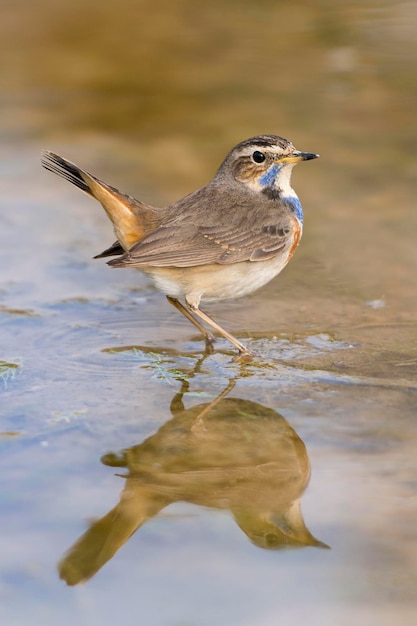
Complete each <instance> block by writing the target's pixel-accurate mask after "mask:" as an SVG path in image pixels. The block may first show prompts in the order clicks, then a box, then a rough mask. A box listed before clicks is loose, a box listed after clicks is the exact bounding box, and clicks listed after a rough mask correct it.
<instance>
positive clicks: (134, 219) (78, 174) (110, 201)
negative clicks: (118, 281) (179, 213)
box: [42, 150, 160, 258]
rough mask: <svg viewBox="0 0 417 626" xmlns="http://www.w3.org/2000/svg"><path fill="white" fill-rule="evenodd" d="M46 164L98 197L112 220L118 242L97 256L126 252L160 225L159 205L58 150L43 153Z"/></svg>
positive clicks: (43, 160) (51, 170)
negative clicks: (91, 171) (98, 175)
mask: <svg viewBox="0 0 417 626" xmlns="http://www.w3.org/2000/svg"><path fill="white" fill-rule="evenodd" d="M42 165H43V167H44V168H45V169H47V170H49V171H50V172H53V173H54V174H58V176H61V178H65V180H68V181H69V182H70V183H72V184H73V185H75V186H76V187H78V188H79V189H82V191H84V192H85V193H86V194H88V195H89V196H92V197H93V198H95V199H96V200H98V201H99V202H100V204H101V205H102V206H103V208H104V210H105V211H106V213H107V215H108V217H109V218H110V220H111V221H112V223H113V227H114V232H115V235H116V237H117V243H116V244H113V245H112V246H111V247H110V248H109V249H108V250H105V251H104V252H103V253H102V254H100V255H98V256H97V258H100V257H102V256H112V255H120V254H123V252H125V251H126V250H129V248H131V247H132V246H134V245H135V244H136V243H138V241H140V240H141V239H142V238H143V237H144V235H145V234H146V233H148V232H150V231H151V230H153V229H154V228H156V227H158V226H159V224H160V211H159V210H158V209H156V208H154V207H151V206H149V205H147V204H144V203H143V202H140V201H139V200H135V198H132V197H131V196H129V195H127V194H125V193H122V192H121V191H119V190H118V189H116V188H115V187H112V186H111V185H108V184H107V183H105V182H103V181H101V180H100V179H99V178H96V177H95V176H93V175H92V174H89V173H88V172H86V171H85V170H82V169H81V168H80V167H78V166H77V165H75V164H74V163H71V161H67V160H66V159H64V158H63V157H61V156H59V155H58V154H55V153H54V152H50V151H49V150H45V151H44V152H43V153H42Z"/></svg>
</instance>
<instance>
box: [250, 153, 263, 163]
mask: <svg viewBox="0 0 417 626" xmlns="http://www.w3.org/2000/svg"><path fill="white" fill-rule="evenodd" d="M265 158H266V157H265V155H264V153H263V152H259V150H255V152H254V153H253V154H252V159H253V160H254V161H255V163H263V162H264V161H265Z"/></svg>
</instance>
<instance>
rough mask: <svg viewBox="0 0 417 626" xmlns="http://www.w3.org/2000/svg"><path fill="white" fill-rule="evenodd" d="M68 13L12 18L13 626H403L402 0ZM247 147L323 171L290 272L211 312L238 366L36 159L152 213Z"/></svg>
mask: <svg viewBox="0 0 417 626" xmlns="http://www.w3.org/2000/svg"><path fill="white" fill-rule="evenodd" d="M56 6H57V5H55V4H53V3H51V2H49V0H43V1H42V2H40V3H37V4H36V7H35V5H34V6H33V7H32V6H26V7H23V5H22V6H21V7H20V6H19V5H10V6H8V7H4V13H3V19H2V21H1V25H0V33H1V38H0V41H1V44H0V46H1V48H2V55H1V57H2V59H3V62H4V60H5V59H7V63H5V67H4V68H2V72H1V78H0V81H1V86H2V108H3V115H2V116H1V119H0V135H1V137H2V142H1V145H0V164H1V165H0V176H1V189H2V193H1V198H0V242H1V246H0V249H1V253H2V263H1V264H0V394H1V397H0V411H1V421H0V431H1V439H0V441H1V448H2V455H1V460H0V471H1V493H2V498H1V504H2V506H1V511H2V513H1V514H2V528H3V532H2V535H1V539H0V552H1V554H2V558H1V560H0V619H1V623H2V624H8V625H9V624H10V625H13V626H14V625H21V624H22V625H23V624H24V625H26V624H28V623H30V624H42V625H49V624H51V625H52V624H54V625H55V624H60V625H61V624H62V625H63V626H65V625H66V624H72V623H78V624H82V625H84V624H86V625H89V626H90V625H93V626H94V625H95V624H100V625H101V624H104V625H107V624H111V623H113V622H114V621H115V620H120V619H126V618H129V619H131V620H132V619H133V620H134V621H135V622H137V623H143V624H149V625H150V626H183V625H184V626H185V625H187V626H188V625H199V626H200V625H201V626H206V625H212V624H221V625H223V624H224V625H226V624H227V626H233V625H235V624H236V625H239V626H242V625H243V626H245V625H248V626H274V625H275V624H277V623H281V621H284V620H291V621H294V620H295V621H297V622H298V621H300V622H301V621H305V622H306V623H310V624H314V625H317V626H323V625H324V626H327V625H329V626H330V625H332V624H335V623H338V624H341V625H342V626H344V625H346V626H347V625H350V624H352V623H356V622H358V623H361V624H366V625H370V626H374V625H375V626H376V625H377V624H378V626H380V625H382V626H384V625H385V624H391V623H392V622H393V620H401V623H402V624H405V625H406V626H408V624H410V625H411V624H415V622H416V620H417V596H416V587H417V578H416V571H417V567H416V566H417V548H416V545H417V543H416V524H415V519H416V461H415V443H416V437H415V423H416V406H417V381H416V372H417V333H416V330H417V329H416V313H415V312H416V310H417V271H416V268H417V247H416V245H415V233H416V228H417V213H416V210H415V176H416V172H417V157H416V152H415V145H416V131H415V102H416V97H417V81H416V80H415V76H416V75H417V73H416V69H417V68H416V65H417V44H416V39H415V33H416V29H417V3H416V2H407V3H405V2H379V1H375V2H363V3H360V4H359V5H357V6H356V5H346V3H342V2H340V3H334V2H332V3H327V2H323V3H320V5H319V6H317V5H316V6H315V7H313V6H312V5H311V3H307V2H300V3H279V2H276V3H274V2H267V1H265V2H262V3H258V4H253V3H246V2H243V3H242V2H240V3H237V2H234V1H232V0H230V1H229V2H220V1H217V0H216V1H215V2H213V3H210V5H206V6H204V7H203V6H200V5H196V4H195V3H192V2H191V1H190V0H182V1H179V2H176V3H169V2H167V1H163V0H158V1H157V2H149V1H145V0H143V1H142V2H140V3H133V2H130V1H129V0H123V1H122V2H118V3H117V5H116V4H114V5H113V4H112V3H107V4H106V7H105V8H103V7H102V6H101V5H100V3H96V2H93V1H92V0H90V1H89V2H87V3H83V5H82V7H81V5H80V4H79V3H78V2H75V3H72V4H71V5H66V6H65V7H63V6H62V7H61V6H60V7H59V11H58V10H57V8H56ZM80 12H82V14H83V20H80V19H79V18H80ZM261 132H276V133H278V134H282V135H284V136H287V137H288V138H290V139H291V140H293V142H294V143H295V145H296V146H297V148H299V149H302V150H308V151H315V152H318V153H320V154H321V159H320V160H318V161H316V162H312V163H306V164H303V165H301V166H300V167H298V168H297V169H296V170H295V172H294V177H293V182H294V186H295V188H296V190H297V192H298V193H299V195H300V197H301V200H302V202H303V206H304V209H305V232H304V235H303V239H302V242H301V244H300V247H299V249H298V251H297V253H296V255H295V257H294V259H293V260H292V261H291V263H290V264H289V266H288V267H287V268H286V269H285V271H284V272H283V273H282V275H280V276H279V277H277V278H276V279H274V280H273V281H272V282H271V283H270V284H269V285H268V286H266V287H264V288H263V289H261V290H260V291H259V292H257V293H255V294H253V295H252V296H250V297H247V298H244V299H241V300H239V301H235V302H225V303H218V304H215V305H211V306H210V307H207V311H209V312H211V313H212V314H213V316H214V317H215V319H216V320H217V321H219V322H220V323H221V324H222V325H224V326H225V327H227V328H228V329H230V331H231V332H233V333H235V334H236V335H237V336H238V337H239V338H240V339H241V340H242V341H244V342H245V343H246V344H247V345H248V346H249V347H250V348H252V349H253V350H254V351H255V352H256V354H257V355H258V356H257V358H256V359H255V360H254V362H253V363H249V364H246V365H244V364H239V363H234V362H232V360H231V359H232V356H233V351H232V350H231V349H230V347H229V346H228V345H227V344H226V342H224V341H223V340H220V339H219V340H218V341H217V344H216V346H217V348H218V350H217V351H216V352H215V353H214V354H213V355H210V356H207V357H206V358H204V355H203V348H204V345H203V342H202V340H201V337H199V336H198V334H196V333H195V332H194V329H193V328H192V327H191V326H190V324H189V323H188V322H187V321H186V320H185V319H183V318H182V316H180V315H179V313H178V312H177V311H175V310H174V309H173V308H172V307H170V306H169V304H168V303H167V302H166V301H165V299H164V298H163V297H162V296H161V295H160V294H158V293H157V292H156V291H155V290H154V288H153V286H152V284H151V283H150V282H149V281H148V279H146V278H145V277H144V276H143V275H142V274H140V273H139V272H135V271H133V270H123V271H121V270H110V269H109V268H108V267H107V266H106V264H105V263H104V262H103V261H92V260H91V257H92V256H93V255H94V254H96V253H98V252H99V251H101V250H102V249H104V248H105V247H106V246H107V245H109V244H110V243H111V241H113V235H112V232H111V228H110V226H109V224H108V222H107V221H106V217H105V215H104V214H103V213H104V212H102V210H101V208H100V206H99V205H95V204H94V203H93V202H92V201H91V200H90V199H88V198H87V197H86V196H83V195H82V194H81V193H80V192H79V191H78V190H76V189H73V188H71V187H70V185H67V184H66V183H65V182H64V181H62V180H58V179H57V178H56V177H54V176H52V175H51V174H49V173H47V172H44V171H43V170H41V168H40V165H39V153H40V150H41V148H44V147H47V148H50V149H52V150H54V151H56V152H58V153H62V154H64V155H65V156H68V158H70V159H71V160H73V161H75V162H78V163H80V165H82V166H85V167H86V168H87V169H89V170H90V171H92V172H94V173H96V174H97V175H98V176H100V177H101V178H103V179H105V180H108V181H109V182H110V183H111V184H114V185H117V186H119V187H120V188H122V189H124V190H126V191H127V192H130V193H132V194H134V195H136V196H137V197H140V198H141V199H144V200H147V201H149V202H152V203H154V204H156V205H158V204H159V205H163V204H164V203H167V202H169V201H171V200H174V199H175V198H177V197H179V196H180V195H181V194H184V193H186V192H188V191H191V190H192V189H193V188H197V187H198V186H199V185H201V184H204V182H206V181H207V180H208V179H209V178H210V177H211V176H212V174H213V173H214V171H215V169H216V168H217V166H218V164H219V163H220V161H221V160H222V158H223V157H224V155H225V153H226V151H227V150H229V149H230V147H232V146H233V144H235V143H237V142H238V141H240V140H242V139H244V138H246V137H248V136H251V135H253V134H258V133H261ZM60 576H61V578H60ZM82 581H84V584H78V583H81V582H82ZM66 583H68V585H67V584H66Z"/></svg>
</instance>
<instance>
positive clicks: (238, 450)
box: [59, 380, 328, 585]
mask: <svg viewBox="0 0 417 626" xmlns="http://www.w3.org/2000/svg"><path fill="white" fill-rule="evenodd" d="M234 384H235V382H234V380H232V381H230V383H229V385H228V386H227V388H226V389H224V390H223V391H222V392H221V393H220V394H219V395H218V396H217V397H216V398H215V399H214V400H212V402H210V403H207V404H199V405H197V406H193V407H191V408H189V409H186V408H185V407H184V404H183V395H184V393H186V392H187V390H188V386H189V382H188V381H186V382H183V384H182V388H181V391H180V392H179V393H177V394H176V395H175V396H174V398H173V400H172V402H171V407H170V408H171V413H172V415H173V417H172V419H170V420H169V421H168V422H166V423H165V424H164V425H163V426H162V427H161V428H160V429H159V430H158V431H157V432H156V433H155V434H154V435H152V436H151V437H148V438H147V439H145V441H143V442H142V443H140V444H139V445H136V446H133V447H131V448H127V449H126V450H124V451H123V452H122V454H112V453H110V454H107V455H105V456H104V457H103V458H102V462H103V463H104V464H105V465H109V466H112V467H123V468H126V470H127V473H126V474H125V475H123V478H125V480H126V484H125V487H124V489H123V491H122V494H121V497H120V502H119V503H118V504H117V505H116V506H115V507H114V508H113V509H112V510H111V511H110V512H109V513H107V515H105V516H104V517H102V518H101V519H99V520H98V521H96V522H94V523H93V524H92V525H91V527H90V528H89V529H88V530H87V531H86V532H85V533H84V534H83V535H82V536H81V537H80V538H79V539H78V541H77V542H76V543H75V544H74V545H73V546H72V547H71V548H70V549H69V551H68V552H67V554H66V555H65V556H64V558H63V559H62V561H61V562H60V564H59V573H60V577H61V578H62V579H63V580H65V581H66V582H67V583H68V584H69V585H75V584H77V583H80V582H82V581H85V580H87V579H88V578H90V577H92V576H93V575H94V574H95V573H96V572H98V571H99V570H100V568H101V567H102V566H103V565H104V564H105V563H106V562H107V561H108V560H109V559H111V558H112V557H113V555H114V554H115V553H116V552H117V551H118V550H119V549H120V548H121V547H122V546H123V545H124V544H125V543H126V541H127V540H128V539H129V537H130V536H131V535H132V534H133V533H134V532H135V531H136V530H138V528H140V527H141V526H142V525H143V524H144V523H145V522H147V521H148V520H149V519H151V518H153V517H155V516H156V515H157V514H158V513H159V511H161V509H163V508H165V507H166V506H168V505H169V504H172V503H174V502H179V501H182V502H189V503H192V504H197V505H201V506H205V507H213V508H217V509H223V510H229V511H230V512H231V514H232V515H233V518H234V519H235V521H236V523H237V524H238V526H239V527H240V528H241V530H242V531H243V532H244V533H245V534H246V535H247V536H248V537H249V539H250V540H251V541H252V542H253V543H254V544H255V545H256V546H258V547H260V548H266V549H279V548H288V547H303V546H317V547H324V548H327V547H328V546H327V545H326V544H324V543H322V542H320V541H318V540H317V539H315V538H314V537H313V536H312V534H311V533H310V531H309V530H308V528H307V527H306V525H305V523H304V520H303V517H302V513H301V508H300V498H301V495H302V494H303V492H304V490H305V488H306V486H307V484H308V480H309V476H310V464H309V460H308V456H307V451H306V448H305V445H304V443H303V442H302V440H301V439H300V437H299V436H298V435H297V433H296V432H295V431H294V430H293V429H292V428H291V426H290V425H289V424H288V422H287V421H286V420H285V419H284V418H283V417H282V416H281V415H280V414H279V413H277V412H276V411H274V410H273V409H271V408H268V407H265V406H263V405H261V404H259V403H257V402H252V401H250V400H242V399H239V398H227V397H226V396H227V394H228V393H229V392H230V391H231V390H232V388H233V387H234Z"/></svg>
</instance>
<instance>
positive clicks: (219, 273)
mask: <svg viewBox="0 0 417 626" xmlns="http://www.w3.org/2000/svg"><path fill="white" fill-rule="evenodd" d="M318 156H319V155H318V154H315V153H311V152H300V151H299V150H296V149H295V147H294V145H293V144H292V143H291V142H290V141H289V140H287V139H284V138H283V137H280V136H278V135H258V136H256V137H251V138H249V139H246V140H244V141H242V142H240V143H239V144H237V145H236V146H235V147H234V148H233V149H232V150H231V151H230V152H229V153H228V154H227V156H226V157H225V159H224V160H223V162H222V163H221V165H220V167H219V168H218V170H217V173H216V174H215V176H214V178H212V180H210V182H208V183H207V184H206V185H204V186H203V187H201V188H199V189H197V190H196V191H193V192H192V193H190V194H188V195H186V196H184V197H183V198H181V199H180V200H177V201H176V202H173V203H172V204H170V205H168V206H167V207H165V208H158V207H153V206H150V205H149V204H146V203H144V202H141V201H140V200H136V199H135V198H133V197H132V196H130V195H127V194H125V193H123V192H121V191H119V190H118V189H116V188H115V187H112V186H111V185H109V184H107V183H105V182H103V181H102V180H100V179H99V178H97V177H96V176H93V175H92V174H90V173H88V172H87V171H85V170H83V169H81V168H80V167H78V166H77V165H75V164H74V163H72V162H71V161H68V160H67V159H64V158H63V157H62V156H59V155H58V154H55V153H53V152H50V151H48V150H45V151H43V153H42V165H43V167H45V168H46V169H47V170H49V171H51V172H53V173H55V174H58V176H61V177H62V178H64V179H66V180H68V181H69V182H71V183H72V184H74V185H75V186H76V187H78V188H80V189H81V190H82V191H84V192H85V193H87V194H88V195H89V196H92V197H93V198H95V199H96V200H98V201H99V202H100V203H101V205H102V206H103V208H104V210H105V211H106V213H107V215H108V217H109V218H110V220H111V222H112V224H113V228H114V232H115V236H116V241H115V243H113V244H112V245H111V246H110V247H109V248H107V249H105V250H104V251H103V252H102V253H101V254H98V255H96V256H95V257H94V258H105V257H110V256H114V257H115V258H114V259H112V260H110V261H108V265H109V266H110V267H113V268H123V267H130V268H137V269H139V270H142V271H143V272H144V273H145V274H147V275H148V276H149V277H150V278H151V279H152V280H153V281H154V284H155V286H156V288H157V289H159V290H160V291H161V292H162V293H164V294H165V295H166V297H167V299H168V301H169V302H170V303H171V304H172V305H173V306H174V307H175V308H176V309H178V311H180V312H181V313H182V314H183V315H185V317H186V318H187V319H188V320H189V321H190V322H192V323H193V324H194V326H196V327H197V329H198V330H199V332H200V333H202V334H203V336H204V338H205V342H206V350H207V351H208V352H212V351H213V343H214V341H215V335H214V334H213V331H215V332H216V333H218V334H219V335H221V336H223V337H224V338H225V339H227V340H228V341H229V342H230V343H231V344H232V345H233V346H234V347H235V348H236V349H237V355H236V359H237V360H238V359H242V360H245V359H249V360H250V359H251V358H252V357H253V356H254V353H253V352H252V351H251V350H250V349H249V348H248V347H247V346H246V345H244V344H243V343H241V341H239V340H238V339H237V338H236V337H234V336H233V335H232V334H231V333H230V332H228V331H227V330H226V329H224V328H223V327H222V326H220V325H219V324H218V323H217V322H216V321H215V320H214V319H212V318H211V317H209V315H207V314H206V313H205V312H204V311H202V310H201V308H200V303H201V302H213V301H218V300H224V299H230V298H232V299H233V298H239V297H241V296H245V295H247V294H250V293H252V292H253V291H255V290H257V289H258V288H260V287H262V286H263V285H265V284H266V283H268V282H269V281H270V280H272V278H274V277H275V276H276V275H277V274H279V273H280V272H281V270H282V269H283V268H284V267H285V266H286V265H287V263H288V261H289V260H290V259H291V257H292V256H293V254H294V252H295V249H296V248H297V246H298V244H299V242H300V239H301V235H302V231H303V209H302V206H301V203H300V200H299V198H298V196H297V194H296V193H295V191H294V189H293V188H292V186H291V173H292V169H293V167H294V166H295V165H296V164H297V163H300V162H302V161H309V160H311V159H315V158H317V157H318Z"/></svg>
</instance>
